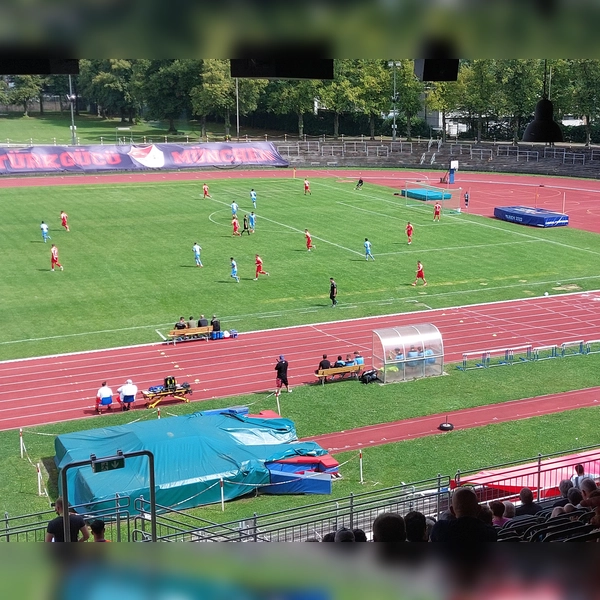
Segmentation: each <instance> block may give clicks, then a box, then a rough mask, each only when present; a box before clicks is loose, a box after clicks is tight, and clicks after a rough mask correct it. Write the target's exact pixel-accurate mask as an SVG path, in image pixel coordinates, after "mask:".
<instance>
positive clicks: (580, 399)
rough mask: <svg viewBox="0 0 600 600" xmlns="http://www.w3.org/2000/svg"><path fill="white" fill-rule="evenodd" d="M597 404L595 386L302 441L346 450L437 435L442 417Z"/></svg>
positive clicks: (483, 418)
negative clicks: (311, 441) (310, 441)
mask: <svg viewBox="0 0 600 600" xmlns="http://www.w3.org/2000/svg"><path fill="white" fill-rule="evenodd" d="M599 403H600V387H595V388H588V389H585V390H577V391H574V392H565V393H561V394H549V395H547V396H538V397H536V398H526V399H524V400H513V401H511V402H504V403H502V404H490V405H486V406H480V407H478V408H467V409H464V410H457V411H455V412H453V413H450V414H438V415H428V416H426V417H415V418H414V419H405V420H404V421H394V422H392V423H381V424H379V425H369V426H368V427H359V428H357V429H351V430H349V431H340V432H337V433H328V434H325V435H319V436H314V437H310V438H305V440H313V441H315V442H317V443H318V444H319V445H320V446H321V447H323V448H325V449H326V450H328V451H329V452H333V453H335V452H346V451H349V450H359V449H361V448H366V447H369V446H381V445H382V444H391V443H393V442H401V441H403V440H412V439H415V438H421V437H425V436H429V435H436V434H439V433H440V430H439V429H438V425H440V424H441V423H445V422H446V417H447V418H448V421H449V422H450V423H452V425H454V427H455V428H457V429H470V428H472V427H481V426H483V425H489V424H490V423H501V422H504V421H515V420H519V419H529V418H531V417H539V416H540V415H547V414H550V413H558V412H563V411H565V410H573V409H575V408H584V407H588V406H598V404H599Z"/></svg>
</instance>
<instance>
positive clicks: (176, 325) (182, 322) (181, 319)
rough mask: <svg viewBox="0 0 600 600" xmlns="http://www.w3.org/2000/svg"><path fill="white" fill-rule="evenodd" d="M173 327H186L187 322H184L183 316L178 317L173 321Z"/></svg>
mask: <svg viewBox="0 0 600 600" xmlns="http://www.w3.org/2000/svg"><path fill="white" fill-rule="evenodd" d="M174 328H175V329H187V323H186V322H185V319H184V318H183V317H179V321H177V323H175V326H174Z"/></svg>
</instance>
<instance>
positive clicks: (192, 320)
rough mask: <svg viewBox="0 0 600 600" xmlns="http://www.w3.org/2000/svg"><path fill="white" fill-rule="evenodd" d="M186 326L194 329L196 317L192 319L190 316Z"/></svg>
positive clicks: (196, 325) (196, 323)
mask: <svg viewBox="0 0 600 600" xmlns="http://www.w3.org/2000/svg"><path fill="white" fill-rule="evenodd" d="M187 326H188V327H189V328H190V329H196V327H198V321H196V319H194V317H190V318H189V319H188V322H187Z"/></svg>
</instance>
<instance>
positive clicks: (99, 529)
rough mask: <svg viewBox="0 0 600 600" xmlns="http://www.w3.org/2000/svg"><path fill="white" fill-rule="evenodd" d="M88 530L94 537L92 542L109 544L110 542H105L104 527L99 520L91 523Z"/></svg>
mask: <svg viewBox="0 0 600 600" xmlns="http://www.w3.org/2000/svg"><path fill="white" fill-rule="evenodd" d="M90 529H91V530H92V535H93V536H94V542H110V540H107V539H106V538H105V537H104V531H105V529H106V525H105V524H104V521H102V520H101V519H96V520H95V521H93V522H92V524H91V525H90Z"/></svg>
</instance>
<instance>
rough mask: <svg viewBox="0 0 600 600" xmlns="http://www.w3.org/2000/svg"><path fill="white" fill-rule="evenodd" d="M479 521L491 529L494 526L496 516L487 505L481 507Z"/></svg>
mask: <svg viewBox="0 0 600 600" xmlns="http://www.w3.org/2000/svg"><path fill="white" fill-rule="evenodd" d="M478 519H479V520H480V521H481V522H482V523H485V524H486V525H489V526H490V527H491V526H492V525H493V524H494V523H493V520H494V515H493V513H492V510H491V509H490V507H489V506H486V505H485V504H484V505H482V506H480V507H479V516H478Z"/></svg>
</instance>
